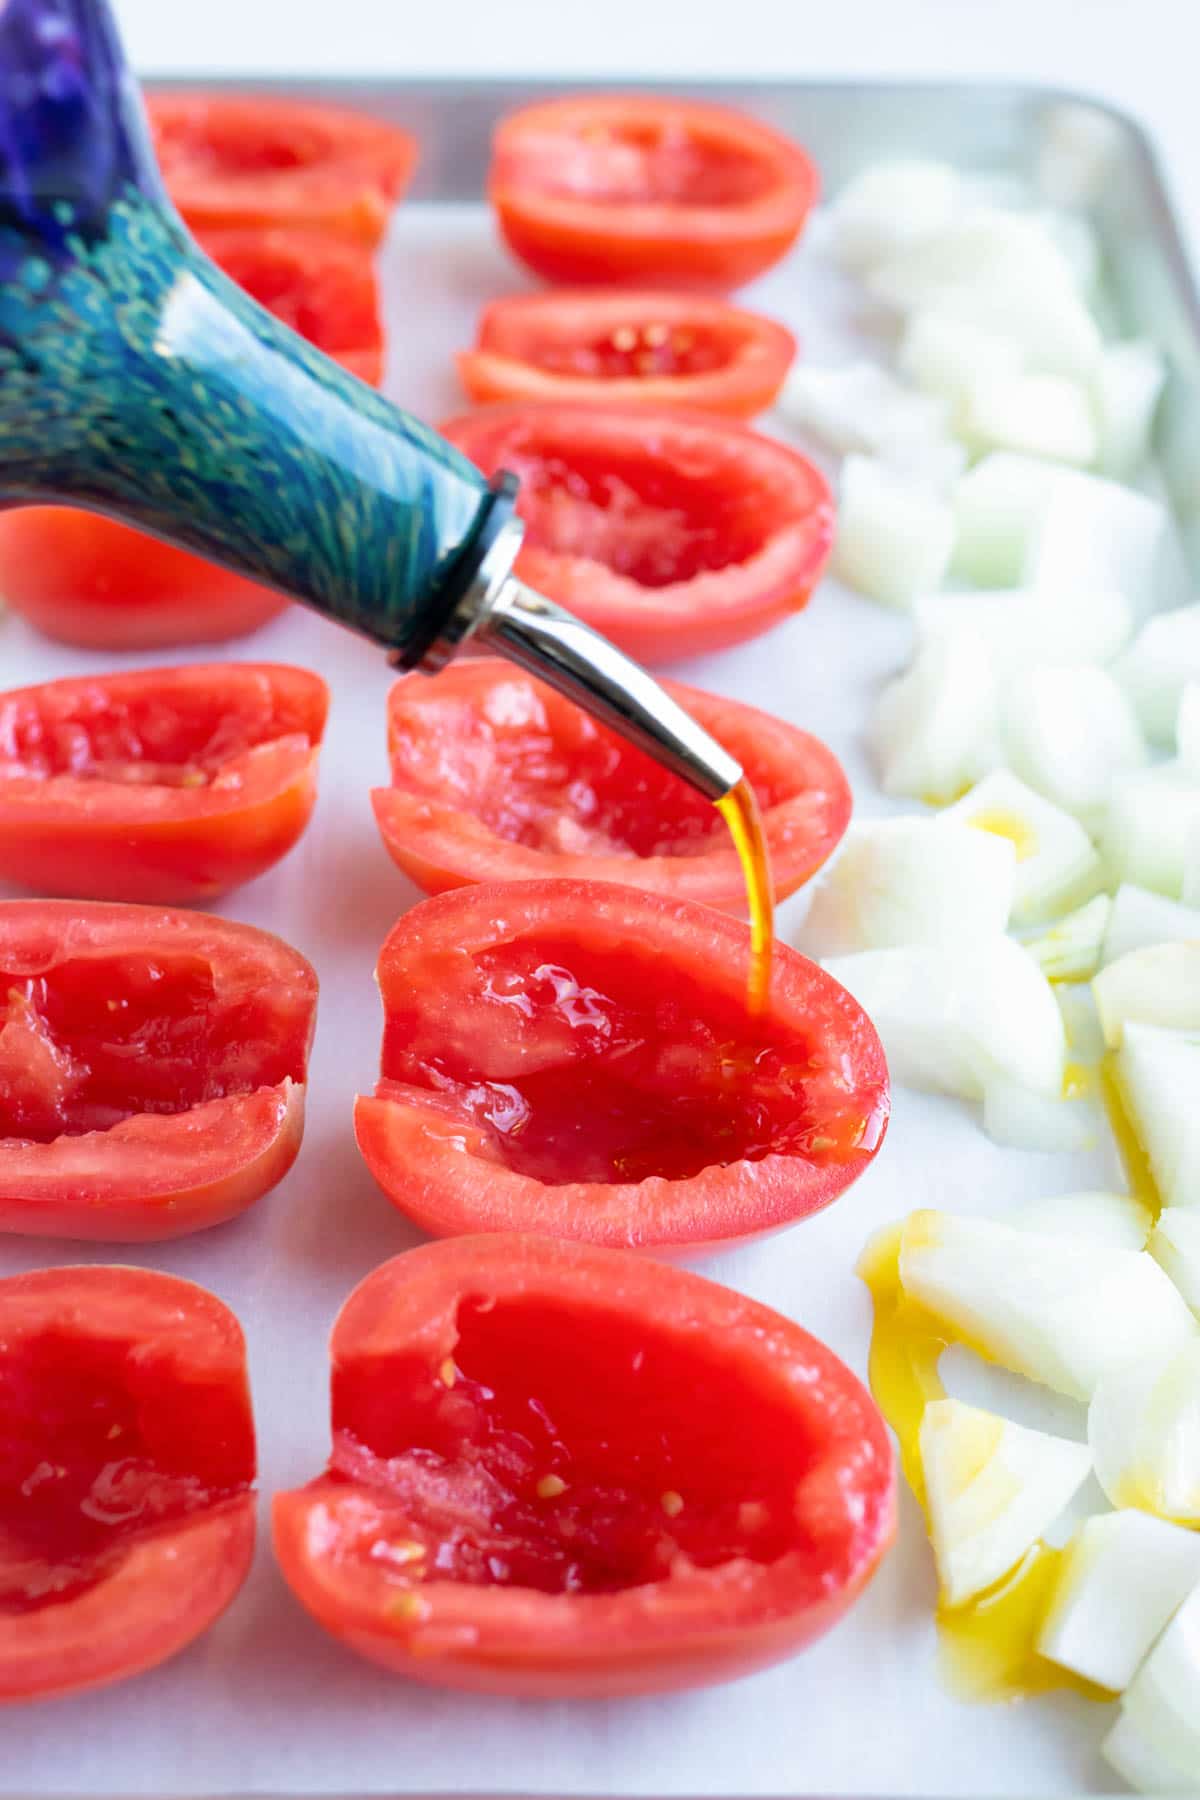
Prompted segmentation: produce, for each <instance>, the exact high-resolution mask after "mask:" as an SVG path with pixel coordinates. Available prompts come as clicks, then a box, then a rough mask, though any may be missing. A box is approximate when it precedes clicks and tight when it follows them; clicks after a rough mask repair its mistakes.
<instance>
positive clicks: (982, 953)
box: [824, 936, 1066, 1100]
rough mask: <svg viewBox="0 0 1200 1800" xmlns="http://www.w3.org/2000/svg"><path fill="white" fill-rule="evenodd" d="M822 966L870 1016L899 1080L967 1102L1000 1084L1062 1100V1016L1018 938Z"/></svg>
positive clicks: (861, 956)
mask: <svg viewBox="0 0 1200 1800" xmlns="http://www.w3.org/2000/svg"><path fill="white" fill-rule="evenodd" d="M824 967H825V968H826V969H827V970H828V972H829V973H830V974H831V975H832V976H834V978H835V979H836V980H837V981H840V982H841V984H842V986H843V987H846V988H848V989H849V990H850V992H851V993H852V994H853V995H854V997H855V999H856V1000H857V1001H858V1002H859V1004H860V1005H861V1006H863V1007H864V1008H865V1009H866V1011H867V1012H868V1013H869V1014H870V1016H871V1018H872V1020H873V1021H874V1024H875V1027H876V1029H877V1030H878V1032H879V1035H880V1037H881V1039H882V1040H883V1047H884V1050H885V1051H886V1053H887V1058H888V1063H889V1065H890V1067H891V1071H892V1074H893V1075H894V1076H895V1078H896V1080H897V1081H902V1082H906V1083H907V1084H908V1086H910V1087H915V1088H923V1089H926V1090H928V1091H931V1092H933V1093H946V1094H958V1095H961V1096H962V1098H964V1099H967V1100H981V1099H982V1098H983V1095H984V1092H985V1090H986V1089H987V1086H988V1083H989V1082H992V1081H995V1080H996V1079H997V1078H998V1077H999V1078H1006V1079H1009V1080H1012V1081H1016V1082H1019V1083H1021V1084H1022V1085H1023V1086H1025V1087H1028V1088H1030V1089H1032V1090H1033V1091H1034V1092H1035V1093H1040V1094H1043V1095H1046V1096H1048V1097H1050V1098H1054V1097H1055V1096H1057V1095H1059V1094H1060V1093H1061V1091H1062V1080H1063V1068H1064V1063H1065V1057H1066V1041H1065V1034H1064V1032H1063V1023H1062V1015H1061V1013H1060V1012H1059V1010H1058V1007H1057V1005H1056V1004H1055V1000H1054V992H1053V990H1052V988H1051V986H1050V984H1049V982H1048V981H1047V980H1046V977H1045V976H1044V975H1043V974H1042V972H1041V970H1040V969H1039V968H1038V966H1037V964H1036V963H1035V962H1034V961H1033V959H1032V957H1029V956H1027V955H1026V954H1025V952H1024V950H1022V949H1021V947H1020V945H1019V944H1015V943H1013V941H1012V939H1011V938H1007V937H999V936H997V937H991V938H980V939H973V940H968V941H960V942H958V943H954V942H951V943H949V944H946V945H941V946H939V945H932V944H929V945H924V944H913V945H905V946H903V947H900V948H896V949H891V950H863V951H860V952H859V953H858V954H857V955H855V956H835V957H830V958H828V959H827V960H826V962H825V964H824Z"/></svg>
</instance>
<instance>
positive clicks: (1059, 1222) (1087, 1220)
mask: <svg viewBox="0 0 1200 1800" xmlns="http://www.w3.org/2000/svg"><path fill="white" fill-rule="evenodd" d="M1004 1222H1005V1224H1006V1225H1014V1226H1016V1228H1017V1229H1018V1230H1019V1231H1033V1232H1036V1233H1038V1235H1039V1236H1041V1237H1063V1238H1082V1239H1083V1240H1084V1241H1085V1242H1086V1243H1092V1244H1107V1245H1109V1247H1110V1248H1111V1249H1115V1250H1144V1249H1145V1248H1146V1241H1147V1239H1148V1238H1149V1236H1150V1232H1151V1227H1152V1226H1153V1223H1154V1220H1153V1215H1152V1214H1151V1211H1150V1208H1149V1207H1148V1206H1146V1205H1145V1204H1144V1202H1143V1201H1141V1200H1135V1199H1134V1197H1133V1195H1132V1194H1110V1193H1105V1192H1103V1191H1100V1190H1097V1191H1096V1192H1094V1193H1082V1194H1054V1195H1052V1196H1051V1197H1050V1198H1049V1199H1048V1200H1026V1201H1024V1202H1023V1203H1022V1204H1021V1205H1020V1206H1019V1207H1017V1209H1016V1211H1015V1212H1011V1213H1009V1214H1008V1216H1007V1218H1006V1219H1005V1221H1004ZM1157 1260H1158V1261H1160V1262H1161V1260H1162V1259H1161V1257H1160V1258H1158V1259H1157ZM1167 1273H1168V1274H1169V1273H1170V1270H1168V1271H1167Z"/></svg>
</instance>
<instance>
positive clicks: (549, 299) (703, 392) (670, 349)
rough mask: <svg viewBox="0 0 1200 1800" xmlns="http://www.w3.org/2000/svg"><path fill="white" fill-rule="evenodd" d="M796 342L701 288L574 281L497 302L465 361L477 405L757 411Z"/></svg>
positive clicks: (464, 374) (462, 369) (745, 414)
mask: <svg viewBox="0 0 1200 1800" xmlns="http://www.w3.org/2000/svg"><path fill="white" fill-rule="evenodd" d="M795 354H796V340H795V338H794V337H793V336H792V334H791V332H790V331H788V330H787V329H786V327H784V326H783V325H778V324H776V322H775V321H774V320H773V319H766V318H764V317H763V316H762V314H761V313H753V312H746V311H744V310H743V309H742V308H740V307H736V306H729V305H727V304H726V303H725V301H723V300H705V299H702V298H700V297H699V296H695V295H687V294H670V293H655V292H653V291H650V292H647V291H645V290H642V289H633V290H629V291H621V292H618V293H603V292H597V291H596V290H595V289H590V288H583V289H574V290H573V289H569V288H562V289H558V290H556V291H553V292H551V293H548V294H514V295H512V296H511V297H510V298H509V299H507V300H494V301H493V302H492V304H491V305H490V306H489V307H487V308H486V309H485V310H484V312H483V315H482V317H481V318H480V321H479V332H478V336H477V338H476V342H475V348H474V349H473V350H464V351H462V352H460V354H459V357H458V373H459V376H460V378H461V380H462V384H463V386H464V388H465V389H466V391H467V393H468V394H469V395H470V397H471V399H472V400H475V401H478V402H481V403H482V402H487V401H492V400H559V401H575V402H579V401H584V402H590V401H593V400H603V401H606V402H611V403H612V404H613V405H620V406H628V405H641V404H642V403H646V404H649V405H653V406H695V407H699V408H701V409H702V410H704V411H707V412H717V413H728V414H731V415H732V416H734V417H737V418H743V419H749V418H753V417H754V415H755V414H756V413H760V412H765V411H766V409H767V408H768V407H769V406H770V405H771V403H772V401H773V400H774V399H775V396H776V394H777V393H778V392H779V389H780V387H781V385H782V383H783V378H784V376H785V375H786V374H787V372H788V369H789V367H790V365H791V362H792V359H793V357H794V356H795Z"/></svg>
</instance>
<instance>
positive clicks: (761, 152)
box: [488, 94, 818, 291]
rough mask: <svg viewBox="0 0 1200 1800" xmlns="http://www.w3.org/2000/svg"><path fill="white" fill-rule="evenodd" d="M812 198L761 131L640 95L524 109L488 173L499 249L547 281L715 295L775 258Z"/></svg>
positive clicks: (778, 143)
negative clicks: (698, 290)
mask: <svg viewBox="0 0 1200 1800" xmlns="http://www.w3.org/2000/svg"><path fill="white" fill-rule="evenodd" d="M817 189H818V180H817V172H816V169H815V168H814V167H813V164H812V163H811V162H810V160H809V158H808V157H807V156H806V155H805V153H804V151H803V150H802V149H801V148H800V146H799V144H797V143H794V142H793V141H792V139H791V138H787V137H784V136H783V134H782V133H781V132H778V131H775V130H773V129H772V128H771V126H769V125H764V124H762V123H761V121H759V120H758V119H752V118H750V117H748V116H747V115H746V114H745V113H740V112H735V111H733V110H732V109H731V108H729V107H726V106H713V105H709V104H705V103H704V102H702V101H698V100H686V99H682V98H678V97H675V98H670V97H667V96H651V95H646V94H612V95H603V94H580V95H576V96H573V97H570V98H567V99H562V100H545V101H540V102H539V103H538V104H536V105H534V106H527V107H525V108H524V109H523V110H522V111H520V112H516V113H513V114H511V115H510V117H508V118H507V119H504V120H502V121H501V123H500V125H499V126H498V127H497V130H496V134H495V137H494V138H493V140H492V163H491V168H490V170H489V173H488V197H489V199H490V200H491V203H492V205H493V206H494V207H495V209H496V215H497V218H498V220H499V223H500V230H501V232H502V234H503V236H504V238H505V241H506V242H507V244H508V246H509V248H510V249H511V250H512V251H513V253H514V255H516V256H518V257H519V258H520V259H521V261H522V262H523V263H526V264H527V265H528V266H529V268H531V269H533V270H534V271H535V273H536V274H538V275H541V276H543V277H544V278H545V279H546V280H547V281H561V282H573V281H587V282H606V283H609V284H615V283H630V282H632V283H637V284H641V285H643V286H645V285H650V284H651V283H654V282H658V283H661V284H662V285H663V286H665V287H675V288H682V287H704V288H716V289H717V290H719V291H724V290H726V289H729V288H735V287H740V286H741V285H742V283H743V282H746V281H749V280H751V278H752V277H753V276H755V275H761V274H762V272H763V270H764V269H769V268H770V267H771V266H772V264H773V263H776V262H778V261H779V259H780V257H781V256H783V255H784V253H785V252H786V251H787V250H789V249H790V248H791V246H792V244H794V243H795V241H796V239H797V237H798V236H799V235H800V232H801V230H802V228H803V225H804V221H805V219H806V218H807V216H808V213H809V210H810V208H811V207H812V205H813V203H814V201H815V200H816V197H817Z"/></svg>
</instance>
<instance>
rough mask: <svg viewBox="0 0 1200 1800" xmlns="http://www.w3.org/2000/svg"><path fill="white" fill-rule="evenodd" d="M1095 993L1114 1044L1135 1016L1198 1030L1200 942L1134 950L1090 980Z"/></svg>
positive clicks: (1108, 1040) (1148, 1021)
mask: <svg viewBox="0 0 1200 1800" xmlns="http://www.w3.org/2000/svg"><path fill="white" fill-rule="evenodd" d="M1092 995H1093V998H1094V999H1095V1002H1096V1010H1097V1012H1098V1013H1099V1014H1100V1023H1101V1025H1102V1026H1103V1027H1104V1041H1105V1043H1106V1044H1108V1045H1109V1047H1110V1048H1116V1046H1117V1045H1119V1044H1120V1042H1121V1039H1122V1035H1123V1033H1124V1030H1125V1028H1126V1026H1127V1025H1128V1024H1129V1022H1130V1021H1131V1020H1133V1021H1136V1022H1137V1023H1138V1024H1142V1025H1162V1026H1166V1027H1167V1028H1168V1029H1169V1030H1172V1031H1176V1032H1186V1031H1196V1032H1200V943H1195V942H1193V943H1168V944H1146V945H1144V946H1143V947H1142V949H1140V950H1130V951H1129V952H1128V953H1127V954H1126V955H1125V956H1121V957H1118V959H1117V961H1116V962H1111V963H1106V964H1105V966H1104V968H1103V969H1101V971H1100V973H1099V974H1098V975H1097V976H1096V978H1095V980H1094V981H1093V982H1092ZM1198 1093H1200V1090H1198Z"/></svg>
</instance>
